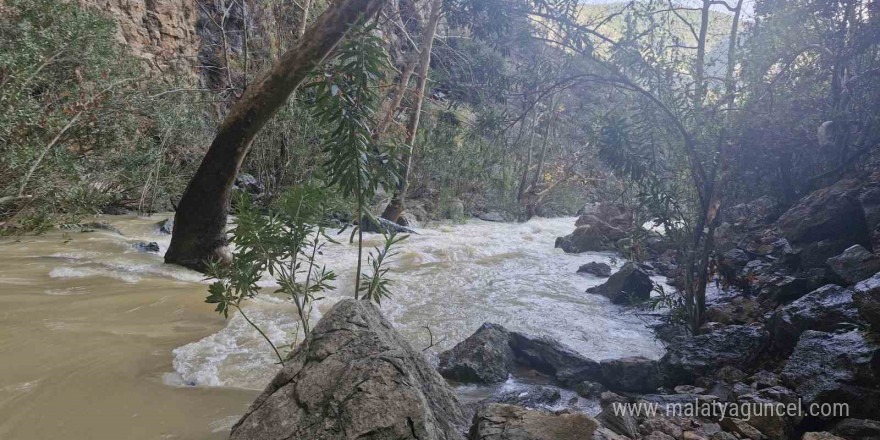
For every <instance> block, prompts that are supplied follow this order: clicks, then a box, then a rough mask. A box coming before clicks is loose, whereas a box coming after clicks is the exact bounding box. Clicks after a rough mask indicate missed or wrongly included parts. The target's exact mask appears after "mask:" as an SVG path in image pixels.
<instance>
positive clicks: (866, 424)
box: [830, 418, 880, 440]
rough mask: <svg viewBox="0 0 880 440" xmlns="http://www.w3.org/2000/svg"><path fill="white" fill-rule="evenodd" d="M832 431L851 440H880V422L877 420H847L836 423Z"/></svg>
mask: <svg viewBox="0 0 880 440" xmlns="http://www.w3.org/2000/svg"><path fill="white" fill-rule="evenodd" d="M830 431H831V433H832V434H836V435H839V436H841V437H844V438H846V439H849V440H880V422H878V421H876V420H869V419H854V418H846V419H843V420H841V421H839V422H837V423H835V424H834V425H833V426H832V427H831V429H830Z"/></svg>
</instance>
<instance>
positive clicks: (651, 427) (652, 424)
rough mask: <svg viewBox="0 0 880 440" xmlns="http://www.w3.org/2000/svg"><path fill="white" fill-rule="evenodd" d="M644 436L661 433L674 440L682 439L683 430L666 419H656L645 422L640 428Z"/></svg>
mask: <svg viewBox="0 0 880 440" xmlns="http://www.w3.org/2000/svg"><path fill="white" fill-rule="evenodd" d="M639 431H640V432H641V433H642V434H650V433H656V432H661V433H663V434H666V435H668V436H670V437H672V438H681V435H682V429H681V427H679V426H678V425H676V424H675V423H672V422H671V421H670V420H669V419H668V418H666V417H654V418H650V419H647V420H645V421H644V422H642V424H641V425H640V426H639Z"/></svg>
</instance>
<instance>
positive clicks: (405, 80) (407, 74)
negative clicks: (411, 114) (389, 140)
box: [376, 53, 419, 136]
mask: <svg viewBox="0 0 880 440" xmlns="http://www.w3.org/2000/svg"><path fill="white" fill-rule="evenodd" d="M418 64H419V55H418V54H416V53H414V54H413V55H412V58H411V59H410V60H409V61H408V62H407V63H406V66H405V67H404V68H403V73H401V74H400V81H399V82H398V83H397V86H396V87H395V88H394V100H393V101H392V102H391V104H388V105H387V109H385V116H383V117H382V121H381V122H379V127H378V128H376V136H381V135H383V134H385V131H387V130H388V126H389V125H391V121H392V120H393V119H394V113H395V112H396V111H397V109H398V108H400V103H401V102H402V101H403V95H404V94H405V93H406V86H407V84H409V79H410V78H411V77H412V74H413V72H415V70H416V65H418Z"/></svg>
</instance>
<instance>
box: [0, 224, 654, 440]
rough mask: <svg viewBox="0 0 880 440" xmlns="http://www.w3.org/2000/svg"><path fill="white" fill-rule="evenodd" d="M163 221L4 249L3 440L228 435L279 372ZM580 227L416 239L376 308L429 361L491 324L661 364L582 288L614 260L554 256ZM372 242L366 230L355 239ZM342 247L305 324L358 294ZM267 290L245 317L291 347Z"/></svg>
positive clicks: (434, 230)
mask: <svg viewBox="0 0 880 440" xmlns="http://www.w3.org/2000/svg"><path fill="white" fill-rule="evenodd" d="M169 216H170V215H164V216H153V217H150V218H137V217H133V216H105V217H101V218H100V219H99V220H100V221H103V222H108V223H110V224H111V225H113V226H114V227H116V228H118V229H119V230H120V231H121V232H122V235H120V234H118V233H115V232H112V231H103V230H98V231H94V232H79V229H73V230H68V231H64V230H56V231H52V232H50V233H47V234H44V235H41V236H36V237H33V236H27V237H21V238H17V239H9V238H7V239H3V240H2V241H0V438H4V439H7V438H8V439H40V438H59V437H63V438H77V439H78V438H113V439H153V438H167V439H204V438H225V437H226V436H227V435H228V429H229V428H230V427H231V425H232V424H233V423H234V422H235V421H236V420H237V417H238V416H239V415H240V414H242V413H243V412H244V410H245V409H246V408H247V405H248V404H249V403H250V401H251V400H253V398H254V397H255V396H256V394H258V392H259V390H261V389H262V388H263V387H264V386H265V385H266V384H267V383H268V381H269V380H270V379H271V378H272V376H273V375H274V374H275V372H277V369H278V366H277V365H276V364H275V362H276V361H277V359H275V357H274V354H273V353H272V351H271V348H270V347H269V346H268V344H266V343H265V341H264V340H263V339H262V338H261V337H260V335H259V334H258V333H257V332H256V330H253V329H252V328H250V327H249V326H248V325H247V323H246V322H245V321H244V320H243V319H242V318H241V317H240V316H239V315H231V316H230V319H229V320H225V319H223V317H222V316H219V315H217V314H215V313H214V312H213V307H212V305H209V304H205V303H204V302H203V301H204V298H205V296H206V289H207V284H208V281H205V280H203V276H202V275H200V274H198V273H196V272H193V271H189V270H186V269H183V268H180V267H176V266H170V265H165V264H163V263H162V254H163V253H164V252H165V250H166V249H167V246H168V243H169V240H170V237H169V236H167V235H160V234H159V232H158V231H157V229H156V227H155V223H156V222H158V221H159V220H161V219H162V218H166V217H169ZM573 224H574V219H572V218H559V219H533V220H531V221H529V222H526V223H521V224H504V223H490V222H484V221H481V220H471V221H469V222H467V223H465V224H453V223H432V224H429V225H427V226H425V227H422V228H419V229H418V232H419V233H418V234H414V235H412V236H411V237H410V238H409V239H408V240H406V241H405V242H404V243H403V244H402V245H401V247H400V249H399V251H400V254H399V255H398V256H397V257H396V259H395V260H394V261H393V263H392V265H391V266H392V270H391V272H390V274H389V275H390V277H391V278H393V279H394V280H395V283H394V284H393V286H392V292H393V296H392V297H391V298H388V299H385V300H384V301H383V303H382V306H381V309H382V311H383V313H384V314H385V315H386V316H387V317H388V318H389V320H390V321H391V322H392V323H393V324H394V325H395V327H396V328H397V329H398V330H399V331H400V332H402V333H403V335H404V336H405V337H406V338H407V339H408V340H409V341H410V343H411V344H412V345H413V346H414V347H416V348H417V349H422V348H424V347H428V346H429V345H431V344H432V343H433V345H432V346H431V348H429V349H428V350H427V351H426V353H428V356H429V357H433V356H436V353H439V352H442V351H443V350H446V349H448V348H451V347H452V346H453V345H455V344H456V343H457V342H459V341H461V340H462V339H464V338H466V337H467V336H469V335H470V334H472V333H473V332H474V331H475V330H476V329H477V328H478V327H479V326H480V325H481V324H482V323H483V322H486V321H491V322H495V323H499V324H503V325H504V326H506V327H508V328H510V329H514V330H520V331H525V332H528V333H533V334H544V335H549V336H551V337H553V338H555V339H557V340H559V341H560V342H563V343H565V344H566V345H568V346H570V347H572V348H574V349H576V350H577V351H579V352H580V353H582V354H583V355H585V356H587V357H591V358H593V359H597V360H599V359H606V358H613V357H622V356H636V355H641V356H646V357H649V358H657V357H659V356H661V355H662V353H663V347H662V346H661V345H660V344H659V343H658V342H657V341H655V339H654V337H653V334H652V332H651V331H650V329H649V328H647V326H646V323H645V322H644V321H643V320H642V319H640V318H639V317H638V316H636V315H634V314H631V313H628V312H626V311H625V309H623V308H621V307H618V306H614V305H612V304H610V302H609V301H608V300H607V299H606V298H604V297H601V296H597V295H591V294H586V293H584V290H585V289H586V288H587V287H590V286H593V285H597V284H600V283H601V282H602V281H603V280H602V279H599V278H595V277H592V276H585V275H578V274H576V273H575V271H576V270H577V268H578V266H580V265H581V264H584V263H586V262H590V261H601V262H606V263H609V264H612V266H614V267H619V265H620V264H622V262H621V261H618V260H616V259H614V258H613V255H612V254H610V253H584V254H579V255H569V254H565V253H563V252H562V251H561V250H559V249H554V248H553V242H554V240H555V238H556V237H557V236H560V235H565V234H568V233H570V232H571V231H572V229H573ZM381 238H382V237H381V236H379V235H375V234H365V243H364V244H365V245H366V247H368V248H371V247H372V246H376V245H379V244H380V243H381ZM337 239H338V241H340V243H341V244H328V245H327V247H326V248H325V249H324V252H323V254H322V255H321V256H320V261H321V262H322V263H323V264H326V266H327V268H328V269H332V270H334V271H335V272H336V273H337V277H338V278H337V280H336V282H335V285H336V286H337V288H336V290H334V291H331V292H329V293H328V294H327V295H326V299H324V300H323V301H321V302H320V303H319V304H318V306H317V307H316V310H315V313H314V318H313V321H312V322H313V323H314V322H317V319H318V318H319V317H320V315H321V314H322V313H323V312H325V311H326V310H328V309H329V308H330V307H331V306H332V304H334V303H335V302H336V301H338V300H339V299H341V298H345V297H350V296H352V291H353V283H354V280H353V275H354V267H355V262H356V258H357V256H356V247H355V245H354V244H350V243H348V240H347V239H348V231H346V233H344V234H342V235H340V236H339V237H337ZM138 241H155V242H157V243H158V244H159V247H160V252H159V253H158V254H155V253H154V254H149V253H143V252H139V251H137V250H135V249H134V248H133V247H132V244H134V243H135V242H138ZM658 281H659V279H658ZM263 285H264V286H265V289H264V290H265V292H266V293H265V294H263V295H261V296H260V297H258V299H256V300H254V301H252V302H251V303H250V304H249V305H248V306H247V307H246V309H245V310H246V311H247V313H248V317H250V318H251V319H252V320H253V321H255V322H256V323H257V324H259V325H260V326H261V328H262V329H263V330H264V331H265V332H266V333H267V334H268V335H269V337H270V338H271V339H272V340H273V341H274V342H275V343H276V344H278V345H285V344H290V343H291V342H292V341H293V340H295V338H296V336H295V334H294V333H295V331H296V329H297V325H296V321H295V319H294V313H293V310H294V309H293V307H292V306H291V305H290V304H287V303H286V302H285V301H284V300H283V299H282V298H280V297H277V296H275V295H273V294H272V293H271V292H272V291H274V290H275V289H274V287H273V286H274V285H273V282H272V280H271V279H270V278H268V277H266V278H265V279H264V281H263ZM300 338H301V336H300ZM506 386H510V384H507V385H506ZM471 391H472V390H470V389H466V388H462V389H460V392H461V393H462V394H463V395H466V394H468V393H469V392H471Z"/></svg>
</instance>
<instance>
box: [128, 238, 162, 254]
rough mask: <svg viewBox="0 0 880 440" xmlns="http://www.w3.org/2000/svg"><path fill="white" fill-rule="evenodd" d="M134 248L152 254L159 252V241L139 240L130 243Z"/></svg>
mask: <svg viewBox="0 0 880 440" xmlns="http://www.w3.org/2000/svg"><path fill="white" fill-rule="evenodd" d="M131 247H133V248H134V249H135V250H137V251H140V252H147V253H152V254H158V253H159V243H156V242H155V241H139V242H137V243H133V244H132V245H131Z"/></svg>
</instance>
